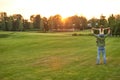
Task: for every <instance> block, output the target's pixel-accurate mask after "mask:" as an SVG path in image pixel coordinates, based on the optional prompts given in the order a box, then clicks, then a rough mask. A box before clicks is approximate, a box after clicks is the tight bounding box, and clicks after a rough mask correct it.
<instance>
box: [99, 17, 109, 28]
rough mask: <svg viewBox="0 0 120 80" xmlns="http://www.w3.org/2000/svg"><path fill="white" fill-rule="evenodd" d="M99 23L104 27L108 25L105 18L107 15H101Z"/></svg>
mask: <svg viewBox="0 0 120 80" xmlns="http://www.w3.org/2000/svg"><path fill="white" fill-rule="evenodd" d="M99 25H103V26H104V27H107V20H106V19H105V16H103V15H101V16H100V22H99Z"/></svg>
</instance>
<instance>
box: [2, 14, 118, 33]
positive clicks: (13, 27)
mask: <svg viewBox="0 0 120 80" xmlns="http://www.w3.org/2000/svg"><path fill="white" fill-rule="evenodd" d="M100 25H103V26H104V27H110V28H111V30H112V32H111V33H112V34H113V35H120V15H119V14H117V15H113V14H112V15H110V16H109V17H108V18H107V19H106V17H105V16H103V15H101V16H100V19H98V18H91V19H89V20H87V18H86V17H84V16H78V15H73V16H69V17H67V18H65V19H63V18H62V16H61V15H59V14H56V15H54V16H50V17H49V18H46V17H41V15H40V14H36V15H31V16H30V21H29V20H26V19H24V18H23V16H22V15H21V14H14V15H12V16H7V13H6V12H1V13H0V30H4V31H26V30H37V31H42V32H48V31H79V30H85V29H89V28H91V27H96V28H97V27H99V26H100Z"/></svg>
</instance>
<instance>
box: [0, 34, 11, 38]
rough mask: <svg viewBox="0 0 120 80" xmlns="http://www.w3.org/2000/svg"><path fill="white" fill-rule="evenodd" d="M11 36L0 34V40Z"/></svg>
mask: <svg viewBox="0 0 120 80" xmlns="http://www.w3.org/2000/svg"><path fill="white" fill-rule="evenodd" d="M11 34H13V33H9V34H0V38H8V37H9V36H11Z"/></svg>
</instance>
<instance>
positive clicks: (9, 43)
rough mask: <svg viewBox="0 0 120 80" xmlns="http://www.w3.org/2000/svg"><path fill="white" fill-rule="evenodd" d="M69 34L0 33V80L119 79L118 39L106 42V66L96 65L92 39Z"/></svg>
mask: <svg viewBox="0 0 120 80" xmlns="http://www.w3.org/2000/svg"><path fill="white" fill-rule="evenodd" d="M73 33H74V32H66V33H65V32H64V33H35V32H2V31H1V32H0V80H119V79H120V38H119V37H108V38H107V39H106V53H107V64H106V65H104V64H103V63H102V55H101V64H100V65H96V55H97V51H96V50H97V47H96V39H95V38H94V37H93V36H72V34H73ZM77 33H80V32H77ZM82 33H84V32H82Z"/></svg>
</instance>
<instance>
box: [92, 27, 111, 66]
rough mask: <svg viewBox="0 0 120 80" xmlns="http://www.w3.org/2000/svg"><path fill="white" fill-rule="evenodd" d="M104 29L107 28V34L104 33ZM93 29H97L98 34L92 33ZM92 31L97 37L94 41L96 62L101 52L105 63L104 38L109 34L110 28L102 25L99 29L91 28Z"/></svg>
mask: <svg viewBox="0 0 120 80" xmlns="http://www.w3.org/2000/svg"><path fill="white" fill-rule="evenodd" d="M105 29H108V33H107V34H104V30H105ZM94 30H99V34H94ZM92 33H93V34H94V36H95V37H96V39H97V41H96V43H97V46H98V50H97V62H96V64H100V53H101V52H102V55H103V60H104V64H106V52H105V38H106V37H107V36H108V35H109V34H110V28H103V27H100V29H96V28H92Z"/></svg>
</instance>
